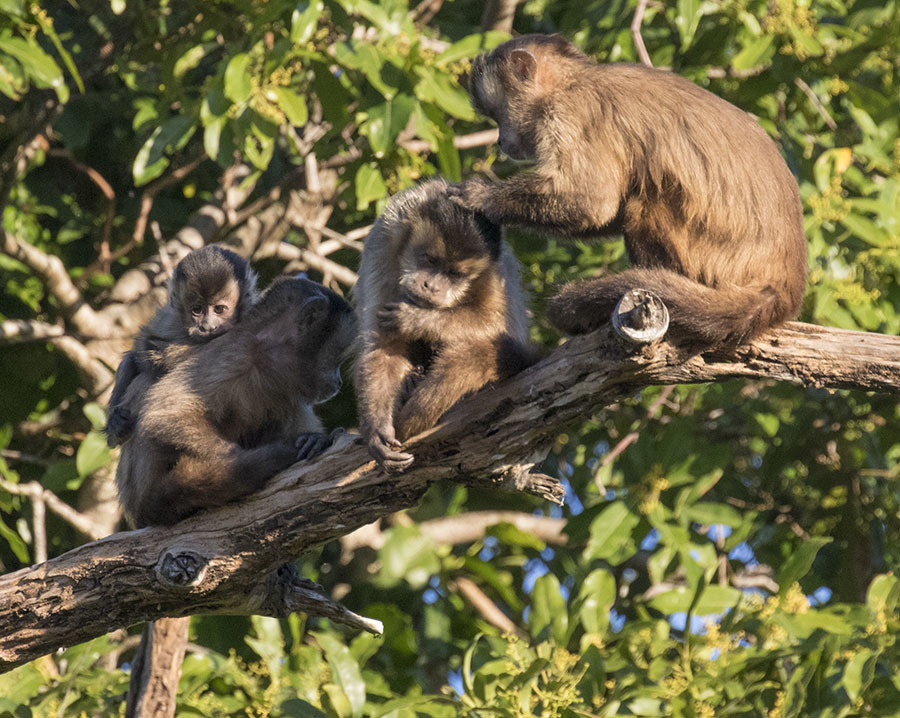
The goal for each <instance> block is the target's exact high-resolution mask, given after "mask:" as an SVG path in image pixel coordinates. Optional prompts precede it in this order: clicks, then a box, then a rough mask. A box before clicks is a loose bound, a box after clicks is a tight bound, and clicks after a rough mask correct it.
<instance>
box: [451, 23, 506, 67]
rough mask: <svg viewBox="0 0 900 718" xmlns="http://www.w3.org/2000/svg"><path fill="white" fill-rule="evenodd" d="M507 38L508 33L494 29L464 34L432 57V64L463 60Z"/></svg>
mask: <svg viewBox="0 0 900 718" xmlns="http://www.w3.org/2000/svg"><path fill="white" fill-rule="evenodd" d="M509 38H510V35H509V33H507V32H497V31H496V30H490V31H488V32H484V33H474V34H472V35H466V36H465V37H464V38H463V39H462V40H457V41H456V42H454V43H453V44H452V45H451V46H450V47H448V48H447V49H446V50H444V51H443V52H442V53H441V54H440V55H438V56H437V57H436V58H434V64H435V65H437V66H438V67H440V66H442V65H448V64H450V63H451V62H457V61H458V60H464V59H465V58H467V57H475V56H476V55H480V54H481V53H483V52H488V51H489V50H493V49H494V48H495V47H497V45H499V44H501V43H503V42H506V41H507V40H509Z"/></svg>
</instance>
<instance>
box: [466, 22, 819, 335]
mask: <svg viewBox="0 0 900 718" xmlns="http://www.w3.org/2000/svg"><path fill="white" fill-rule="evenodd" d="M469 89H470V93H471V95H472V99H473V103H474V104H475V106H476V108H477V109H478V110H479V111H480V112H482V113H483V114H485V115H487V116H489V117H491V118H492V119H494V120H495V121H496V122H497V124H498V125H499V129H500V135H499V142H500V146H501V149H503V150H504V151H505V152H506V153H507V154H509V155H510V156H511V157H513V158H517V159H533V160H535V167H534V169H533V171H530V172H523V173H520V174H518V175H515V176H513V177H512V178H510V179H508V180H506V181H504V182H502V183H500V184H499V185H487V184H484V183H481V182H477V181H470V182H467V183H466V184H465V185H464V186H463V190H462V198H461V202H462V203H463V204H464V205H465V206H468V207H471V208H473V209H475V210H478V211H481V212H484V214H485V215H486V216H487V217H488V218H489V219H491V220H492V221H494V222H497V223H501V224H502V223H512V224H520V225H524V226H528V227H534V228H539V229H544V230H548V231H551V232H556V233H559V234H563V235H571V236H594V235H610V234H619V233H622V234H623V235H624V237H625V246H626V249H627V251H628V256H629V259H630V260H631V263H632V265H633V266H634V267H635V269H633V270H630V271H628V272H623V273H621V274H619V275H617V276H613V277H606V278H600V279H594V280H589V281H586V282H581V283H577V284H573V285H568V286H566V287H564V288H563V290H562V291H561V292H560V294H559V295H558V296H557V297H556V298H554V299H553V300H552V301H551V303H550V307H549V316H550V319H551V321H553V322H554V323H555V324H556V325H557V326H558V327H560V328H561V329H562V330H564V331H567V332H586V331H589V330H591V329H594V328H596V327H597V326H599V325H600V324H602V323H604V322H606V321H607V320H608V319H609V316H610V313H611V311H612V309H613V308H614V306H615V303H616V302H617V301H618V299H619V298H620V297H621V295H622V294H623V293H624V292H625V291H627V290H628V289H631V288H634V287H644V288H647V289H650V290H652V291H654V292H656V293H657V294H659V295H660V297H661V298H662V299H663V301H664V302H665V303H666V304H667V305H668V307H669V310H670V314H671V330H672V333H673V334H674V335H675V336H676V337H678V338H682V339H685V340H687V341H688V342H689V343H694V344H696V343H700V344H701V345H703V347H712V346H716V345H721V344H726V345H727V344H737V343H740V342H744V341H747V340H749V339H751V338H752V337H753V336H755V335H757V334H759V333H760V332H762V331H763V330H765V329H766V328H768V327H771V326H773V325H775V324H778V323H780V322H783V321H785V320H787V319H790V318H792V317H794V316H796V315H797V313H798V312H799V310H800V305H801V302H802V300H803V293H804V289H805V286H806V241H805V238H804V234H803V225H802V211H801V206H800V199H799V194H798V191H797V184H796V181H795V180H794V177H793V176H792V175H791V172H790V170H789V169H788V167H787V165H786V164H785V162H784V160H783V159H782V158H781V156H780V155H779V153H778V150H777V148H776V147H775V144H774V143H773V142H772V141H771V140H770V139H769V137H768V136H767V135H766V133H765V132H764V131H763V130H762V129H761V128H760V127H759V125H758V124H757V123H756V122H754V121H753V119H751V118H750V117H749V116H748V115H747V114H746V113H744V112H743V111H742V110H740V109H738V108H737V107H735V106H733V105H731V104H729V103H728V102H726V101H725V100H722V99H720V98H718V97H716V96H715V95H713V94H712V93H710V92H707V91H706V90H703V89H701V88H699V87H697V86H696V85H694V84H692V83H691V82H689V81H687V80H684V79H682V78H680V77H678V76H676V75H673V74H672V73H669V72H665V71H661V70H654V69H651V68H647V67H643V66H639V65H623V64H619V65H617V64H611V65H597V64H596V63H595V62H594V61H593V60H591V59H590V58H588V57H587V56H585V55H583V54H582V53H581V52H580V51H579V50H577V49H576V48H575V47H574V46H573V45H572V44H571V43H569V42H568V41H566V40H565V39H563V38H561V37H557V36H550V37H548V36H542V35H527V36H523V37H519V38H516V39H514V40H511V41H509V42H506V43H504V44H502V45H500V46H499V47H498V48H496V49H495V50H494V51H492V52H490V53H488V54H486V55H482V56H480V57H479V58H477V59H476V60H475V62H474V64H473V68H472V73H471V78H470V85H469Z"/></svg>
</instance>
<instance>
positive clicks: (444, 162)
mask: <svg viewBox="0 0 900 718" xmlns="http://www.w3.org/2000/svg"><path fill="white" fill-rule="evenodd" d="M437 157H438V164H439V165H440V167H441V174H443V175H444V177H446V178H447V179H448V180H449V181H450V182H460V181H462V163H461V162H460V159H459V150H458V149H456V145H455V144H453V135H452V134H449V135H443V136H442V137H441V138H440V139H439V140H438V146H437Z"/></svg>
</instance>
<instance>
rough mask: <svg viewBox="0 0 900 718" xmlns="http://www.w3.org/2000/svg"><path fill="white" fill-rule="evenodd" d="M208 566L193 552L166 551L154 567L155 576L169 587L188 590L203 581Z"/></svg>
mask: <svg viewBox="0 0 900 718" xmlns="http://www.w3.org/2000/svg"><path fill="white" fill-rule="evenodd" d="M208 565H209V563H208V562H207V560H206V559H205V558H204V557H203V556H201V555H200V554H198V553H196V552H194V551H177V552H175V553H173V552H170V551H167V552H166V555H165V556H163V557H162V560H161V561H160V562H159V563H158V564H157V566H156V575H157V576H158V577H159V580H160V581H162V582H163V583H165V584H167V585H169V586H174V587H178V588H190V587H193V586H197V585H199V584H200V583H201V582H202V581H203V579H204V578H205V577H206V568H207V566H208Z"/></svg>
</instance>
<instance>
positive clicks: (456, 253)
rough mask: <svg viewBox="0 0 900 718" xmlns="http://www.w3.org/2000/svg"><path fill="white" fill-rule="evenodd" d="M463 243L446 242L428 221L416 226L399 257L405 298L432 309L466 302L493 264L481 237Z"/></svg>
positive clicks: (412, 302)
mask: <svg viewBox="0 0 900 718" xmlns="http://www.w3.org/2000/svg"><path fill="white" fill-rule="evenodd" d="M463 244H464V246H462V247H460V246H459V243H458V242H453V243H450V242H445V241H444V237H443V235H442V234H441V233H440V231H439V230H438V229H437V228H436V227H435V226H434V225H432V224H430V223H428V222H424V223H422V224H421V225H420V226H418V227H416V228H414V229H413V230H412V234H411V237H410V241H409V244H408V245H407V247H406V249H405V250H404V252H403V254H402V255H401V257H400V287H401V289H402V290H403V294H404V299H405V300H406V301H408V302H409V303H410V304H414V305H416V306H419V307H426V308H431V309H447V308H450V307H455V306H457V305H458V304H460V303H462V302H464V301H465V298H466V296H467V295H468V294H469V290H470V289H471V287H472V283H473V282H474V281H475V280H476V279H477V278H478V277H479V276H481V274H482V273H483V272H484V271H485V270H486V269H487V268H488V266H489V265H490V257H489V256H488V254H487V251H486V249H485V248H484V247H483V246H481V242H480V240H479V241H477V242H466V243H463ZM466 244H468V245H471V247H468V246H465V245H466Z"/></svg>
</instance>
